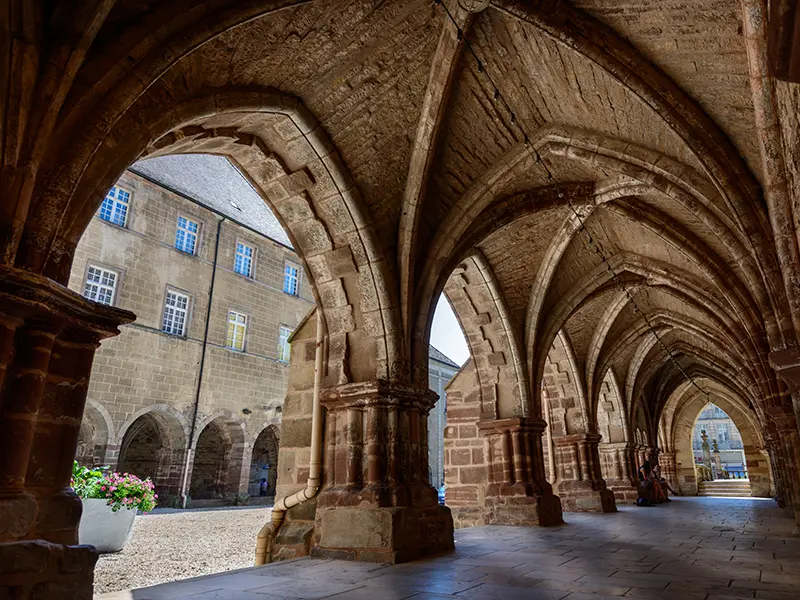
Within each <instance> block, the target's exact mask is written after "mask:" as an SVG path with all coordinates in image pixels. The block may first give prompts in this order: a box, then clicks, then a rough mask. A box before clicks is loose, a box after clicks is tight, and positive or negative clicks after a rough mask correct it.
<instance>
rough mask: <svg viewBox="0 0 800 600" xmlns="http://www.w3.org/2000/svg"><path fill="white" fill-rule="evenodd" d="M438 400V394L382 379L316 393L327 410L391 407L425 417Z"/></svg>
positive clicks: (347, 384)
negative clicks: (420, 413)
mask: <svg viewBox="0 0 800 600" xmlns="http://www.w3.org/2000/svg"><path fill="white" fill-rule="evenodd" d="M438 398H439V396H438V394H437V393H436V392H434V391H433V390H429V389H422V388H419V387H414V386H410V385H406V384H402V383H396V382H390V381H387V380H384V379H377V380H373V381H362V382H357V383H345V384H343V385H337V386H335V387H332V388H327V389H324V390H322V391H321V393H320V402H321V403H322V405H323V406H324V407H325V408H327V409H328V410H339V409H344V408H366V407H368V406H385V407H390V406H395V407H402V408H416V409H418V410H421V411H424V412H425V413H428V412H429V411H430V410H431V409H432V408H433V406H434V405H435V404H436V400H438Z"/></svg>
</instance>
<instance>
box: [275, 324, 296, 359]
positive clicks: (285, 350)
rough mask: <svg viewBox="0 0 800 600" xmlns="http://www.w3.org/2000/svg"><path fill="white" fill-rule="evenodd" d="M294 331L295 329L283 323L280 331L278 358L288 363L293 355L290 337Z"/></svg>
mask: <svg viewBox="0 0 800 600" xmlns="http://www.w3.org/2000/svg"><path fill="white" fill-rule="evenodd" d="M292 331H294V330H293V329H290V328H289V327H284V326H283V325H281V328H280V331H279V332H278V360H279V361H281V362H286V363H288V362H289V359H290V358H291V356H292V349H291V344H290V343H289V337H290V336H291V335H292Z"/></svg>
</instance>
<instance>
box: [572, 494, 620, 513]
mask: <svg viewBox="0 0 800 600" xmlns="http://www.w3.org/2000/svg"><path fill="white" fill-rule="evenodd" d="M558 495H559V497H560V498H561V505H562V506H563V507H564V511H566V512H602V513H612V512H617V503H616V502H615V500H614V492H612V491H611V490H609V489H604V490H593V489H591V488H589V489H570V490H562V489H560V488H559V489H558Z"/></svg>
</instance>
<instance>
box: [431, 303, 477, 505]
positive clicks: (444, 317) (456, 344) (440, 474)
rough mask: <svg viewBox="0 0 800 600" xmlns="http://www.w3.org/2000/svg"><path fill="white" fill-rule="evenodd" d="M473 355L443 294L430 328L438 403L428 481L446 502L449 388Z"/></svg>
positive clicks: (433, 385) (433, 384) (433, 417)
mask: <svg viewBox="0 0 800 600" xmlns="http://www.w3.org/2000/svg"><path fill="white" fill-rule="evenodd" d="M469 356H470V351H469V348H468V347H467V340H466V338H465V336H464V332H463V330H462V329H461V325H460V323H459V322H458V319H457V318H456V315H455V313H454V312H453V307H452V306H451V305H450V302H449V301H448V300H447V297H446V296H445V295H444V294H441V295H440V296H439V300H438V302H437V304H436V311H435V312H434V313H433V323H432V325H431V338H430V347H429V349H428V386H429V387H430V389H431V390H433V391H434V392H436V393H437V394H438V396H439V399H438V400H437V401H436V404H435V405H434V407H433V409H432V410H431V412H430V413H428V480H429V481H430V484H431V485H432V486H433V487H435V488H436V489H437V490H438V493H439V501H440V502H441V503H444V501H445V476H444V474H445V428H446V426H447V386H448V385H449V384H450V382H451V381H452V380H453V377H455V375H456V374H457V373H458V371H459V370H460V369H461V366H462V365H463V364H464V363H466V362H467V360H469Z"/></svg>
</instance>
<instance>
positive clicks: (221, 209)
mask: <svg viewBox="0 0 800 600" xmlns="http://www.w3.org/2000/svg"><path fill="white" fill-rule="evenodd" d="M130 170H131V171H133V172H134V173H136V174H137V175H141V176H143V177H145V178H147V179H149V180H150V181H152V182H154V183H156V184H158V185H161V186H163V187H165V188H167V189H169V190H172V191H174V192H177V193H179V194H181V195H182V196H187V197H189V198H191V199H192V200H195V201H196V202H197V203H198V204H202V205H203V206H205V207H206V208H209V209H211V210H213V211H216V212H218V213H222V214H223V215H225V216H226V217H228V218H230V219H234V220H236V221H239V222H240V223H242V224H243V225H246V226H248V227H250V228H252V229H254V230H255V231H257V232H259V233H261V234H262V235H264V236H266V237H268V238H270V239H272V240H274V241H276V242H278V243H279V244H283V245H284V246H287V247H289V248H292V243H291V242H290V241H289V238H288V236H287V235H286V232H285V231H284V230H283V227H282V226H281V224H280V222H279V221H278V219H276V218H275V215H274V214H273V213H272V210H270V208H269V206H268V205H267V203H266V202H265V201H264V199H263V198H262V197H261V195H260V194H259V193H258V192H257V191H256V190H255V188H253V186H252V185H251V184H250V182H249V181H248V180H247V179H246V178H245V177H244V175H242V173H241V172H240V171H239V169H237V168H236V167H235V166H233V165H232V164H231V163H230V161H229V160H228V159H227V158H225V157H223V156H217V155H214V154H170V155H168V156H157V157H155V158H146V159H144V160H140V161H138V162H136V163H134V164H133V165H132V166H131V167H130ZM237 207H238V208H237Z"/></svg>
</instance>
